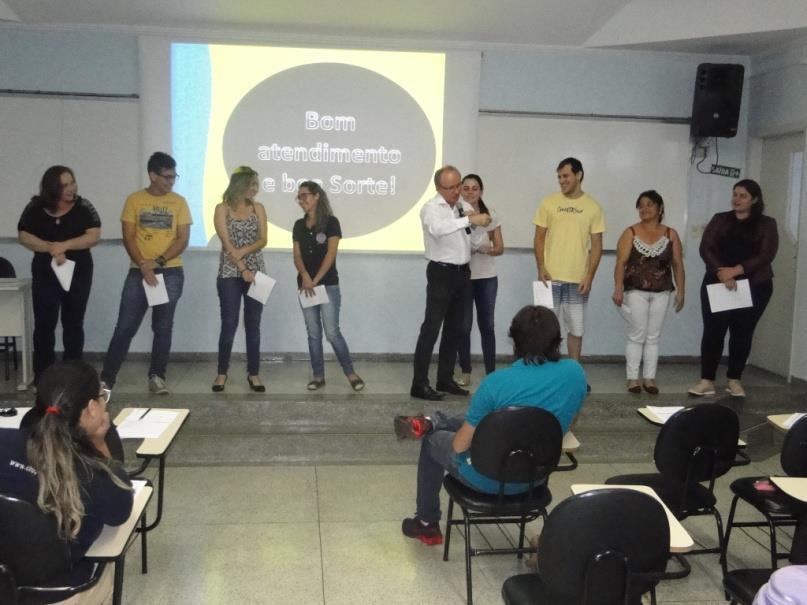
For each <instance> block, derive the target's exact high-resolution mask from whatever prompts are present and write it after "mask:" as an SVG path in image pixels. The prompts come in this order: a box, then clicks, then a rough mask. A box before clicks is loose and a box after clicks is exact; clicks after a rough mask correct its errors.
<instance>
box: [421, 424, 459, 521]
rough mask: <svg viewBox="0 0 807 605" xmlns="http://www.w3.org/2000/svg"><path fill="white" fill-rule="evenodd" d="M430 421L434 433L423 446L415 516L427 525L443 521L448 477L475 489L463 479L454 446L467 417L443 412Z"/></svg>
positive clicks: (422, 441)
mask: <svg viewBox="0 0 807 605" xmlns="http://www.w3.org/2000/svg"><path fill="white" fill-rule="evenodd" d="M431 419H432V421H433V422H434V427H433V430H432V431H431V432H430V433H429V434H428V435H426V436H425V437H423V439H422V440H421V442H420V458H419V459H418V486H417V504H416V506H417V510H416V512H415V514H416V515H417V516H418V518H420V519H421V520H423V521H425V522H427V523H434V522H435V521H439V520H440V518H441V517H442V513H441V511H440V488H441V487H442V485H443V475H444V474H445V473H448V474H449V475H452V476H454V477H456V478H457V479H458V480H459V481H461V482H462V483H464V484H465V485H468V486H469V487H473V486H472V485H470V484H468V483H467V482H466V481H465V480H464V479H463V478H462V477H461V476H460V473H459V467H458V466H457V454H456V452H455V451H454V448H453V447H452V446H451V442H452V441H453V440H454V435H455V434H456V433H457V431H458V430H459V429H460V427H461V426H462V423H463V422H464V421H465V416H453V417H451V418H449V417H448V416H446V415H445V414H443V413H442V412H435V413H434V414H433V415H432V416H431Z"/></svg>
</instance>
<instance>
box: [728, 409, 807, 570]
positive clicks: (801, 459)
mask: <svg viewBox="0 0 807 605" xmlns="http://www.w3.org/2000/svg"><path fill="white" fill-rule="evenodd" d="M779 462H780V463H781V465H782V470H783V471H784V472H785V474H786V475H788V476H790V477H807V416H806V417H803V418H800V419H799V420H798V421H797V422H796V423H794V424H793V426H792V427H791V428H790V430H789V431H788V432H787V434H786V435H785V440H784V443H783V444H782V453H781V455H780V457H779ZM757 482H763V486H764V487H765V488H767V489H758V486H757ZM731 491H732V492H734V499H733V500H732V501H731V510H730V511H729V520H728V523H727V524H726V539H725V549H726V551H728V546H729V538H730V537H731V528H732V527H767V528H768V530H769V534H770V545H771V548H770V550H771V570H775V569H776V567H777V561H778V560H779V559H785V558H787V557H788V555H789V553H787V552H777V550H776V528H777V527H793V526H795V525H796V522H797V521H798V519H799V517H800V516H801V515H803V514H804V513H807V503H805V502H802V501H800V500H796V499H795V498H791V497H790V496H788V495H787V494H785V493H784V492H783V491H782V490H780V489H779V488H778V487H776V486H775V485H774V484H773V483H771V482H770V481H769V479H768V477H742V478H740V479H735V480H734V481H733V482H732V483H731ZM740 500H742V501H743V502H747V503H748V504H750V505H751V506H753V507H754V508H755V509H756V510H757V511H759V513H760V514H761V515H762V516H763V517H765V520H764V521H734V513H735V512H736V509H737V503H738V502H739V501H740Z"/></svg>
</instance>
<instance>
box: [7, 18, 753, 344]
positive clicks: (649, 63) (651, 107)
mask: <svg viewBox="0 0 807 605" xmlns="http://www.w3.org/2000/svg"><path fill="white" fill-rule="evenodd" d="M13 27H14V26H5V25H4V26H0V33H2V34H3V35H0V41H2V40H4V39H6V38H5V34H6V31H5V30H7V29H9V28H11V29H12V31H13ZM24 29H25V32H24V33H25V35H17V34H18V33H19V32H16V31H13V33H14V34H15V38H14V42H13V46H14V49H15V51H14V60H13V61H12V60H11V59H9V58H8V57H7V56H6V54H5V53H2V52H0V74H2V75H3V76H4V78H5V77H6V76H8V77H10V78H11V82H12V83H14V85H15V86H14V87H17V83H19V82H24V83H26V85H27V86H32V87H35V88H39V89H47V87H48V84H49V82H48V79H49V78H50V77H51V73H50V71H42V70H41V68H40V66H41V64H42V63H43V61H44V60H43V59H42V49H43V48H45V49H46V53H45V54H46V55H47V54H48V53H49V58H50V59H51V60H52V61H53V62H54V63H55V64H56V65H63V66H64V67H65V68H70V69H72V70H73V78H72V79H71V81H70V82H71V83H75V87H76V88H80V87H82V86H83V87H87V90H92V91H95V90H98V89H102V88H103V89H110V90H113V91H114V92H131V91H132V87H134V90H135V91H137V81H136V73H137V65H136V61H137V58H136V55H137V53H136V49H135V46H136V44H135V41H134V39H133V36H132V35H130V34H125V33H120V34H116V33H103V32H86V33H84V34H82V35H81V36H78V38H80V39H79V41H78V42H76V37H77V36H76V35H75V34H74V33H70V32H68V33H65V32H60V31H48V30H39V29H35V28H24ZM60 37H66V38H68V39H69V41H70V42H71V44H70V45H66V46H64V47H62V46H60V44H59V39H60ZM45 39H47V40H48V43H47V45H43V44H41V42H42V41H43V40H45ZM116 40H119V42H120V46H119V47H118V48H113V49H112V50H110V45H112V47H114V46H115V45H114V42H115V41H116ZM266 42H267V43H271V40H267V41H266ZM75 44H78V45H79V46H80V49H79V50H76V49H75V48H74V47H73V46H72V45H75ZM2 46H3V44H2V43H0V50H2ZM104 53H106V54H110V55H111V56H114V57H115V65H118V64H125V65H126V69H124V70H123V71H124V72H125V73H124V75H123V77H122V76H121V73H120V70H117V69H116V68H107V67H106V66H105V64H104V61H103V60H102V58H104V59H105V57H103V55H104ZM99 55H101V57H99ZM31 57H38V58H37V59H36V60H34V59H32V58H31ZM86 57H95V58H96V59H94V61H95V62H93V61H90V60H89V59H87V60H85V61H84V62H83V63H81V62H79V63H77V62H76V60H77V59H79V58H82V59H85V58H86ZM706 61H711V62H721V61H722V62H728V61H731V62H738V58H737V57H714V56H711V57H707V56H699V55H685V54H659V53H648V52H629V51H601V50H590V51H586V50H557V49H552V50H548V49H534V50H529V49H518V50H506V49H495V50H487V51H485V53H484V59H483V62H482V74H481V83H480V94H479V106H480V109H482V110H491V109H493V110H505V111H528V112H538V113H542V112H549V113H558V112H560V113H571V114H574V113H577V114H607V115H623V116H630V115H641V116H667V117H686V116H688V115H689V113H690V110H691V104H692V90H693V86H694V79H695V72H696V68H697V65H698V63H701V62H706ZM130 62H131V63H130ZM739 62H743V61H742V60H740V61H739ZM36 70H40V71H36ZM31 71H34V76H32V75H31ZM113 72H114V73H113ZM37 73H41V74H42V81H36V77H35V75H36V74H37ZM747 105H748V104H747V102H745V101H744V103H743V112H742V116H741V126H740V131H739V133H738V136H737V137H736V138H734V139H723V140H721V141H720V159H721V163H723V164H730V165H733V166H739V167H741V168H743V169H744V168H745V149H746V143H747V129H746V127H745V122H746V120H747V118H746V116H747V111H746V109H747ZM0 118H2V116H0ZM446 159H447V161H452V158H446ZM461 168H463V169H466V170H469V169H471V168H472V167H471V166H467V167H466V166H461ZM637 169H641V168H640V167H637ZM77 176H78V178H79V180H80V181H81V180H82V179H85V180H86V179H89V178H92V176H91V175H77ZM482 176H483V177H484V175H482ZM524 180H525V187H527V188H528V187H529V175H525V179H524ZM688 187H689V199H688V200H687V209H688V210H687V211H688V224H689V228H688V230H687V233H686V234H682V236H683V237H684V240H685V245H686V254H685V256H686V268H687V276H688V283H689V287H688V296H687V306H686V308H685V309H684V311H683V312H682V313H681V314H680V315H678V316H676V317H670V319H669V320H668V324H667V327H666V330H665V333H664V335H663V338H662V354H663V355H697V354H698V350H699V341H700V332H701V323H700V313H699V303H698V299H697V290H698V285H699V282H700V278H701V276H702V271H703V269H702V263H701V261H700V259H699V257H698V254H697V243H698V239H699V228H700V227H701V226H702V225H703V224H705V222H706V221H707V220H708V218H709V217H710V216H711V215H712V214H713V213H714V212H716V211H718V210H721V209H724V208H727V207H728V202H729V192H730V187H731V181H730V180H729V179H725V178H721V177H714V176H703V175H698V174H693V175H692V176H691V177H690V179H689V185H688ZM32 193H33V192H32ZM538 193H539V192H536V199H537V197H538ZM591 193H592V194H593V195H595V196H596V191H592V192H591ZM637 193H638V192H637ZM25 202H26V200H7V199H4V200H2V202H0V203H2V207H3V208H4V209H5V210H6V212H7V213H8V216H9V217H10V220H16V217H17V216H18V213H19V212H20V211H21V209H22V207H23V205H24V203H25ZM122 202H123V200H121V203H122ZM529 219H530V217H524V220H529ZM624 227H625V225H611V226H610V228H611V229H622V228H624ZM118 229H119V228H118V225H105V227H104V235H105V237H119V230H118ZM504 235H505V240H506V237H507V234H506V233H505V234H504ZM0 255H2V256H7V257H9V258H10V259H11V260H12V262H14V263H15V265H16V267H17V270H18V272H19V273H20V274H22V275H25V274H28V273H29V269H28V266H29V264H30V255H29V253H28V252H26V251H24V250H22V249H21V248H20V247H19V246H17V245H16V244H15V243H13V242H10V241H6V242H3V243H0ZM94 257H95V263H96V271H95V281H94V286H93V292H92V295H91V298H90V306H89V309H88V314H87V321H86V331H87V350H88V351H103V350H105V348H106V346H107V344H108V341H109V337H110V336H111V333H112V330H113V328H114V322H115V317H116V313H117V306H118V300H119V295H120V289H121V286H122V282H123V273H124V271H125V269H126V266H127V263H126V259H125V254H124V252H123V249H122V246H120V245H119V244H105V245H102V246H100V247H99V248H97V249H96V250H95V252H94ZM266 258H267V261H268V266H269V272H270V273H271V274H272V275H273V276H274V277H276V278H278V280H279V282H280V285H279V286H278V291H277V292H276V293H275V294H273V300H272V301H271V302H270V305H269V307H268V308H267V309H266V312H265V314H264V319H263V336H262V340H263V345H262V346H263V350H264V351H267V352H272V351H278V352H287V351H300V352H302V351H306V340H305V331H304V328H303V322H302V317H301V314H300V311H299V309H298V307H297V303H296V301H295V300H294V297H293V284H294V272H293V266H292V262H291V258H290V256H289V254H287V253H275V252H272V253H268V252H267V253H266ZM185 263H186V288H185V294H184V296H183V300H182V301H181V302H180V304H179V307H178V311H177V321H176V327H175V332H174V344H173V349H174V350H175V351H215V349H216V339H217V334H218V327H219V319H218V317H219V316H218V313H219V311H218V300H217V298H216V295H215V285H214V283H215V281H214V280H215V273H216V264H217V256H216V254H215V253H211V252H205V251H193V252H190V253H188V254H187V255H186V260H185ZM498 266H499V271H500V277H499V280H500V285H499V298H498V304H497V310H496V322H497V326H498V329H497V333H498V346H499V350H500V351H502V352H507V351H509V348H510V345H509V342H508V340H507V338H506V331H507V326H508V324H509V320H510V318H511V317H512V316H513V314H514V313H515V311H516V310H517V309H518V308H519V307H520V306H522V305H523V304H526V303H528V302H530V300H529V281H530V280H532V279H533V278H534V276H535V265H534V260H533V258H532V252H531V251H528V250H520V251H516V250H507V252H506V253H505V255H504V256H503V257H501V258H500V259H498ZM338 267H339V272H340V275H341V281H342V291H343V310H342V327H343V331H344V333H345V335H346V337H347V340H348V343H349V345H350V347H351V349H352V350H353V351H354V352H399V353H411V352H412V351H413V349H414V344H415V340H416V337H417V331H418V328H419V326H420V323H421V321H422V319H423V310H424V302H425V261H424V260H423V259H422V258H421V257H419V256H406V255H373V254H345V253H343V254H341V255H340V256H339V260H338ZM612 274H613V256H611V255H608V256H606V257H605V258H603V261H602V264H601V267H600V270H599V272H598V275H597V278H596V280H595V282H594V287H593V292H592V296H591V302H590V305H589V319H588V333H587V334H588V335H587V338H586V343H585V347H584V353H586V354H590V355H621V354H622V352H623V351H624V342H625V335H624V325H623V324H622V323H621V320H619V319H618V318H617V315H616V313H615V312H614V307H613V304H612V303H611V302H610V294H611V291H612V287H613V279H612ZM148 331H149V325H148V322H144V326H143V328H141V332H140V334H139V335H138V336H137V338H136V340H135V341H134V343H133V347H132V350H133V351H147V350H149V348H150V340H149V338H148ZM473 347H474V351H475V352H478V351H479V345H478V336H477V335H475V336H474V341H473ZM236 350H243V340H241V337H239V340H238V341H237V342H236Z"/></svg>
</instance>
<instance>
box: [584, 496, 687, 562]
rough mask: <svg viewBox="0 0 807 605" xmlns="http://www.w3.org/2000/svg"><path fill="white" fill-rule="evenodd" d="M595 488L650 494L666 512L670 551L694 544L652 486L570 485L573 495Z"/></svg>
mask: <svg viewBox="0 0 807 605" xmlns="http://www.w3.org/2000/svg"><path fill="white" fill-rule="evenodd" d="M595 489H632V490H634V491H637V492H642V493H643V494H647V495H648V496H652V497H653V498H655V499H656V501H657V502H658V503H659V504H661V506H662V507H663V508H664V512H665V513H666V514H667V521H668V522H669V524H670V552H672V553H685V552H689V551H690V550H692V548H693V547H694V546H695V541H694V540H693V539H692V536H690V535H689V533H688V532H687V530H686V529H684V526H683V525H681V523H680V521H678V519H676V518H675V515H673V514H672V513H671V512H670V509H669V508H667V505H666V504H664V502H662V500H661V498H659V497H658V495H657V494H656V492H655V491H654V490H653V488H652V487H648V486H646V485H604V484H601V483H598V484H592V483H576V484H574V485H572V493H573V494H574V495H575V496H576V495H577V494H582V493H584V492H589V491H592V490H595ZM606 521H607V520H606Z"/></svg>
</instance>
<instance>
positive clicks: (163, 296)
mask: <svg viewBox="0 0 807 605" xmlns="http://www.w3.org/2000/svg"><path fill="white" fill-rule="evenodd" d="M155 277H156V278H157V285H156V286H149V285H148V284H147V283H146V280H145V279H144V280H143V289H144V290H145V291H146V300H147V301H148V303H149V307H156V306H157V305H164V304H165V303H167V302H168V290H166V289H165V277H163V274H162V273H158V274H157V275H155Z"/></svg>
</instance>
